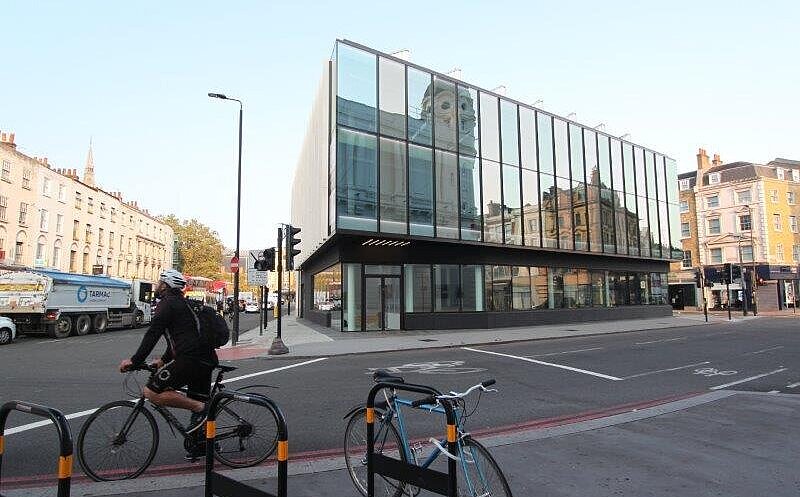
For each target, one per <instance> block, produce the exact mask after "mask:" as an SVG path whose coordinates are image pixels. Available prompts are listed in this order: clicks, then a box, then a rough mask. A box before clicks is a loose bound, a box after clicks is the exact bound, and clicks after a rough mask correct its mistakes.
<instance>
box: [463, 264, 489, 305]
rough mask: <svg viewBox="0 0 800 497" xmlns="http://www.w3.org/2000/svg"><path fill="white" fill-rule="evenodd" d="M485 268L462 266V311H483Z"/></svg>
mask: <svg viewBox="0 0 800 497" xmlns="http://www.w3.org/2000/svg"><path fill="white" fill-rule="evenodd" d="M483 289H484V282H483V266H461V310H462V311H464V312H467V311H482V310H483Z"/></svg>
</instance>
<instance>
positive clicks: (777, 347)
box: [742, 345, 783, 355]
mask: <svg viewBox="0 0 800 497" xmlns="http://www.w3.org/2000/svg"><path fill="white" fill-rule="evenodd" d="M782 348H783V345H777V346H775V347H769V348H766V349H761V350H756V351H754V352H745V353H744V354H742V355H756V354H763V353H764V352H770V351H772V350H778V349H782Z"/></svg>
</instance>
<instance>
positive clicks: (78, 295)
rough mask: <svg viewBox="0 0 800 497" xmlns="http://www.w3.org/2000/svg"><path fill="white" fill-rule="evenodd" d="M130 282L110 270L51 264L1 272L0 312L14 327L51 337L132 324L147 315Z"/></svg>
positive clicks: (18, 329)
mask: <svg viewBox="0 0 800 497" xmlns="http://www.w3.org/2000/svg"><path fill="white" fill-rule="evenodd" d="M136 301H137V299H135V298H134V295H133V293H132V285H131V283H128V282H126V281H121V280H116V279H113V278H110V277H108V276H88V275H83V274H73V273H64V272H60V271H49V270H31V271H11V272H5V273H0V315H3V316H6V317H9V318H11V320H12V321H13V322H14V324H15V325H16V327H17V332H18V333H46V334H47V335H49V336H50V337H52V338H66V337H68V336H70V335H79V336H81V335H86V334H87V333H89V332H94V333H103V332H105V331H106V330H108V329H110V328H122V327H134V326H136V325H137V324H140V323H141V322H144V320H145V319H147V318H149V315H148V314H147V313H144V312H143V311H142V310H141V309H140V308H139V307H137V305H136Z"/></svg>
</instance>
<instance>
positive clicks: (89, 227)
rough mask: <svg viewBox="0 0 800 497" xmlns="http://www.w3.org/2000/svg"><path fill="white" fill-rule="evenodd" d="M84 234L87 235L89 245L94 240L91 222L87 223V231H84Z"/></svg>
mask: <svg viewBox="0 0 800 497" xmlns="http://www.w3.org/2000/svg"><path fill="white" fill-rule="evenodd" d="M84 235H85V237H86V244H87V245H88V244H90V243H91V242H92V225H91V224H87V225H86V231H85V232H84Z"/></svg>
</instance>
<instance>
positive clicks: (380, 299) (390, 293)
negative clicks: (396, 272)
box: [364, 275, 401, 331]
mask: <svg viewBox="0 0 800 497" xmlns="http://www.w3.org/2000/svg"><path fill="white" fill-rule="evenodd" d="M400 294H401V291H400V277H399V276H370V275H367V276H365V277H364V297H365V300H366V302H365V306H364V324H365V325H366V326H365V327H366V330H367V331H376V330H399V329H400Z"/></svg>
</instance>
